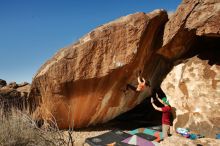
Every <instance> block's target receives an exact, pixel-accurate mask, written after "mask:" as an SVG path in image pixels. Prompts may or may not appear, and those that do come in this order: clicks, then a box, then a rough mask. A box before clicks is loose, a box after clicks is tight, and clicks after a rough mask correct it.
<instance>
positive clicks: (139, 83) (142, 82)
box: [126, 76, 150, 92]
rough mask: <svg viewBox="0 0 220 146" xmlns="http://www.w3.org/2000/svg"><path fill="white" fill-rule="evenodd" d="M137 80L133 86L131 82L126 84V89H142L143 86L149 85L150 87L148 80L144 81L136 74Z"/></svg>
mask: <svg viewBox="0 0 220 146" xmlns="http://www.w3.org/2000/svg"><path fill="white" fill-rule="evenodd" d="M137 80H138V86H137V87H134V86H132V85H131V84H127V87H126V89H128V88H130V89H131V90H133V91H138V92H139V91H143V90H144V88H145V87H147V86H149V87H150V82H149V81H147V82H146V81H145V79H144V78H143V77H140V76H138V78H137Z"/></svg>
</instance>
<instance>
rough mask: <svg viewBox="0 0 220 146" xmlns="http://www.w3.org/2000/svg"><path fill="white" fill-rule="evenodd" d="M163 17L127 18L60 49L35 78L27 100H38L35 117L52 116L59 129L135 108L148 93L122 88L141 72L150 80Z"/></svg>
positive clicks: (160, 12)
mask: <svg viewBox="0 0 220 146" xmlns="http://www.w3.org/2000/svg"><path fill="white" fill-rule="evenodd" d="M167 19H168V18H167V13H166V12H165V11H163V10H156V11H154V12H152V13H149V14H145V13H136V14H132V15H128V16H125V17H122V18H120V19H118V20H115V21H113V22H110V23H108V24H105V25H102V26H100V27H98V28H96V29H95V30H93V31H92V32H90V33H88V34H87V35H86V36H84V37H83V38H81V39H80V40H79V41H78V42H77V43H75V44H73V45H71V46H69V47H67V48H63V49H61V50H60V51H59V52H58V53H57V54H56V55H55V56H54V57H53V58H52V59H50V60H49V61H47V62H46V63H45V64H44V65H43V66H42V67H41V68H40V70H39V71H38V73H37V74H36V76H35V78H34V79H33V82H32V87H31V93H30V99H31V100H33V101H34V102H35V103H36V102H37V109H36V110H35V112H34V116H35V118H36V119H40V118H42V119H44V120H48V121H49V120H52V118H53V117H54V118H56V122H57V124H58V126H59V127H60V128H68V127H69V126H74V127H76V128H79V127H85V126H88V125H93V124H96V123H103V122H106V121H108V120H110V119H113V118H114V117H116V116H117V115H119V114H121V113H124V112H126V111H128V110H130V109H132V108H133V107H135V106H136V105H137V104H139V103H140V102H141V101H142V100H143V99H144V98H145V97H146V96H148V95H150V94H151V89H150V88H148V89H146V91H145V92H143V93H141V94H139V93H136V92H134V91H131V90H127V91H126V90H125V88H126V85H127V84H128V83H131V84H133V85H135V84H136V83H137V81H136V80H137V79H136V78H137V73H138V72H139V71H140V70H141V71H143V72H144V73H143V74H142V75H143V76H144V77H145V78H149V79H150V80H151V77H149V76H148V75H150V74H152V73H148V74H146V73H145V70H146V66H147V65H148V62H149V61H150V60H151V58H152V56H153V54H154V53H155V51H156V50H157V49H158V48H159V47H161V46H160V45H161V40H160V38H159V37H158V36H160V35H159V34H160V33H161V32H162V31H163V26H164V24H165V22H166V21H167ZM152 67H153V65H151V67H149V68H151V69H152ZM152 86H154V85H152Z"/></svg>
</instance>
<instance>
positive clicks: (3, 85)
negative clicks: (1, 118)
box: [0, 79, 31, 114]
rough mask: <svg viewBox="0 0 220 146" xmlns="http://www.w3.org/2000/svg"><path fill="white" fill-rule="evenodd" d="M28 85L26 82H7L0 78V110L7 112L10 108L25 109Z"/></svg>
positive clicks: (26, 106)
mask: <svg viewBox="0 0 220 146" xmlns="http://www.w3.org/2000/svg"><path fill="white" fill-rule="evenodd" d="M30 87H31V85H30V84H29V83H27V82H23V83H21V84H17V83H16V82H11V83H9V84H7V82H6V81H5V80H2V79H0V110H3V111H1V112H2V113H3V114H7V113H8V112H10V111H11V109H12V108H15V109H19V110H23V109H27V108H28V94H29V91H30Z"/></svg>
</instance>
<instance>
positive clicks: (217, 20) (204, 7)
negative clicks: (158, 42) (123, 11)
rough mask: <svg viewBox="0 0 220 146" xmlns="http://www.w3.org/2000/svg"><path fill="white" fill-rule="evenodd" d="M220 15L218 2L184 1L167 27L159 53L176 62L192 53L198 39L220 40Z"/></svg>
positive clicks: (202, 0)
mask: <svg viewBox="0 0 220 146" xmlns="http://www.w3.org/2000/svg"><path fill="white" fill-rule="evenodd" d="M219 15H220V2H219V1H218V0H183V2H182V4H181V5H180V6H179V7H178V9H177V11H176V12H175V14H174V15H173V16H172V17H171V19H170V20H169V21H168V23H167V24H166V26H165V30H164V37H163V48H162V49H160V52H159V53H160V54H162V55H163V56H166V57H167V58H169V59H172V60H175V59H179V58H180V57H181V56H182V55H184V54H185V53H187V52H191V51H192V47H191V46H194V45H195V44H194V43H195V42H197V41H198V39H205V38H213V39H214V38H215V37H217V38H219V36H220V27H219V26H220V17H219ZM193 49H195V48H193Z"/></svg>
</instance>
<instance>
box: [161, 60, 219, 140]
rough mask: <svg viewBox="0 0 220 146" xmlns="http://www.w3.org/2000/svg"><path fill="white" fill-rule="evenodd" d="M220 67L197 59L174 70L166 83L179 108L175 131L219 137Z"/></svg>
mask: <svg viewBox="0 0 220 146" xmlns="http://www.w3.org/2000/svg"><path fill="white" fill-rule="evenodd" d="M219 74H220V66H219V65H209V64H208V60H202V59H200V58H198V57H193V58H191V59H189V60H188V61H187V62H185V63H181V64H179V65H177V66H175V67H174V68H173V70H172V71H171V72H170V73H169V74H168V75H167V77H166V79H165V80H164V81H163V83H162V88H163V89H164V91H165V92H166V94H167V96H168V98H169V100H170V103H171V105H172V107H173V108H175V109H176V112H175V113H176V119H175V120H174V128H175V129H176V128H177V127H185V128H190V129H191V130H192V131H195V132H196V133H200V134H203V135H206V136H209V137H215V134H216V133H218V132H219V130H220V109H219V107H220V76H219Z"/></svg>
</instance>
